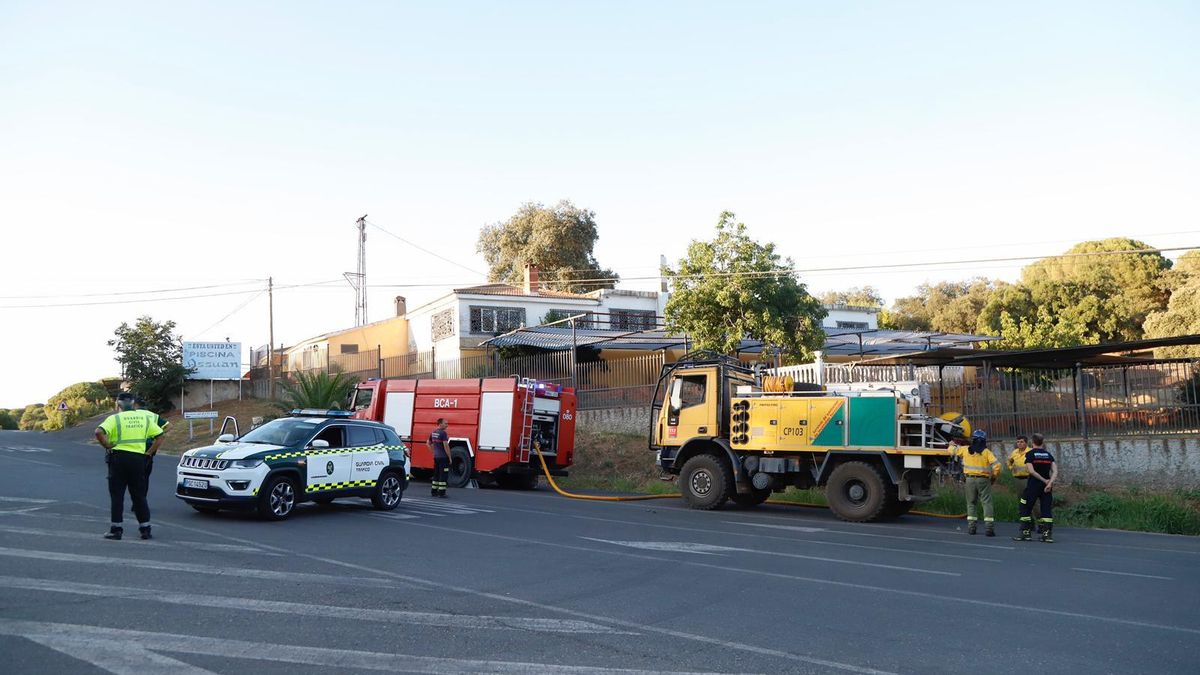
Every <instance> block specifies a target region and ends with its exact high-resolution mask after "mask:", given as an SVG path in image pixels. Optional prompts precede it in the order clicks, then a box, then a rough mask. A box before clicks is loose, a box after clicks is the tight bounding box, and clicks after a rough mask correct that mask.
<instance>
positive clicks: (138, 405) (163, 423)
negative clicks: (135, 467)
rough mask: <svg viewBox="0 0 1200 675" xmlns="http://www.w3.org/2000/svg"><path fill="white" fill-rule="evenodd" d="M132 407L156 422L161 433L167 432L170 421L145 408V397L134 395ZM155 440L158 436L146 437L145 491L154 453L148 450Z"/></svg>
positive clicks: (148, 488) (147, 487)
mask: <svg viewBox="0 0 1200 675" xmlns="http://www.w3.org/2000/svg"><path fill="white" fill-rule="evenodd" d="M133 409H134V410H137V411H138V412H140V413H142V414H143V415H145V416H146V417H147V418H149V419H153V420H154V422H155V423H156V424H158V426H159V428H161V429H162V432H163V434H165V433H167V425H168V424H170V422H168V421H167V420H166V418H165V417H163V416H162V415H159V414H158V413H156V412H154V411H153V410H149V409H147V408H146V399H144V398H142V397H141V396H134V398H133ZM161 435H162V434H159V436H161ZM156 440H158V436H154V437H152V438H147V439H146V492H147V493H149V492H150V472H151V471H153V470H154V454H155V453H154V452H151V451H150V447H151V446H152V445H154V441H156Z"/></svg>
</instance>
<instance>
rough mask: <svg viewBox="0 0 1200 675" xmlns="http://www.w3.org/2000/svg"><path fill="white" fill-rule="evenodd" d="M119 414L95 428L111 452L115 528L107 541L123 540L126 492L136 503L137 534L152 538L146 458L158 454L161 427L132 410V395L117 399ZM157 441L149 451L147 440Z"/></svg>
mask: <svg viewBox="0 0 1200 675" xmlns="http://www.w3.org/2000/svg"><path fill="white" fill-rule="evenodd" d="M117 408H118V411H117V413H116V414H113V415H109V416H108V417H106V418H105V419H104V421H103V422H101V423H100V426H99V427H96V440H97V441H98V442H99V443H100V445H101V447H103V448H104V449H105V450H106V451H108V453H109V454H108V458H107V461H108V496H109V500H110V502H111V507H112V525H111V526H110V527H109V529H108V534H106V535H104V538H105V539H118V540H119V539H120V538H121V535H122V534H124V532H125V528H124V525H123V522H124V515H123V514H124V511H125V491H126V490H128V491H129V497H130V499H131V500H132V501H133V513H134V515H136V516H137V520H138V532H139V533H141V536H142V539H149V538H150V506H149V504H147V503H146V454H147V452H149V453H151V454H153V453H155V452H158V446H159V444H161V443H162V427H160V426H158V423H157V422H156V421H155V420H153V419H150V418H149V416H147V415H146V414H144V413H142V412H139V411H137V410H134V409H133V394H130V393H128V392H121V393H120V394H119V395H118V396H117ZM155 436H157V438H156V439H155V440H154V442H153V443H152V444H151V445H150V447H149V449H147V447H146V440H147V439H148V438H151V437H155Z"/></svg>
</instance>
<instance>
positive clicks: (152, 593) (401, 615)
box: [0, 576, 636, 635]
mask: <svg viewBox="0 0 1200 675" xmlns="http://www.w3.org/2000/svg"><path fill="white" fill-rule="evenodd" d="M0 586H2V587H5V588H21V589H25V590H32V591H47V592H51V593H69V594H72V595H86V596H92V597H101V598H122V599H125V600H148V601H152V602H163V603H167V604H171V605H184V606H187V607H216V608H221V609H236V610H247V611H252V612H271V613H274V614H291V615H295V616H316V617H323V618H324V617H330V618H337V619H353V620H358V621H375V622H379V623H390V624H408V625H417V626H439V627H444V628H465V629H471V630H476V629H493V630H521V631H532V632H538V633H589V634H596V633H603V634H609V635H612V634H618V635H636V633H632V632H629V631H621V630H616V629H615V628H610V627H609V626H602V625H600V624H598V623H593V622H591V621H579V620H577V619H535V618H526V617H510V616H474V615H460V614H444V613H435V612H409V611H402V610H390V609H368V608H365V607H338V606H333V605H313V604H308V603H300V602H282V601H277V600H255V599H252V598H236V597H226V596H217V595H200V594H196V593H174V592H169V591H160V590H154V589H147V588H128V587H122V586H108V585H103V586H102V585H99V584H84V583H77V582H73V581H58V580H47V579H30V578H26V577H9V576H0Z"/></svg>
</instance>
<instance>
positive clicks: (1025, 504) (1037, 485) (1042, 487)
mask: <svg viewBox="0 0 1200 675" xmlns="http://www.w3.org/2000/svg"><path fill="white" fill-rule="evenodd" d="M1034 502H1037V503H1038V506H1039V507H1040V513H1041V517H1040V518H1038V531H1041V530H1042V529H1043V527H1044V526H1046V525H1051V524H1053V523H1054V518H1053V517H1052V514H1051V510H1050V507H1051V505H1052V504H1053V503H1054V495H1052V494H1051V493H1049V492H1046V484H1045V483H1043V482H1042V481H1040V480H1038V479H1036V478H1034V477H1033V476H1030V477H1029V478H1026V479H1025V491H1024V492H1023V493H1022V494H1021V506H1020V510H1019V514H1020V517H1019V520H1020V523H1021V529H1022V530H1032V529H1033V503H1034Z"/></svg>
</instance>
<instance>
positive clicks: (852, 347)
mask: <svg viewBox="0 0 1200 675" xmlns="http://www.w3.org/2000/svg"><path fill="white" fill-rule="evenodd" d="M825 335H826V340H825V346H824V347H823V351H825V353H826V355H828V356H860V357H862V356H868V355H873V356H885V355H899V354H909V353H911V352H914V351H922V350H930V349H938V348H942V347H949V348H954V349H959V350H961V351H963V352H971V351H974V350H972V349H970V348H969V346H970V345H972V344H973V343H976V342H986V341H990V340H995V339H997V338H994V337H989V336H982V335H967V334H964V333H925V332H920V331H899V330H881V329H861V328H826V329H825ZM572 344H574V345H576V346H581V347H583V346H592V347H598V348H602V349H635V350H646V351H656V350H660V349H671V348H684V347H686V346H687V344H688V340H687V338H686V337H684V336H681V335H671V334H668V333H667V332H666V331H664V330H659V329H655V330H641V331H624V330H604V329H596V328H580V329H576V330H575V332H574V337H572V332H571V329H570V328H566V327H563V326H533V327H530V328H520V329H518V330H515V331H512V332H511V333H506V334H504V335H500V336H497V337H494V338H491V339H489V340H485V341H484V342H481V343H480V346H484V345H490V346H492V347H511V346H524V347H534V348H536V349H546V350H552V351H559V350H564V349H570V348H571V345H572ZM964 345H965V346H966V347H964ZM762 348H763V345H762V342H761V341H759V340H742V343H741V345H740V347H739V348H738V351H739V352H744V353H747V354H757V353H760V352H762Z"/></svg>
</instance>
